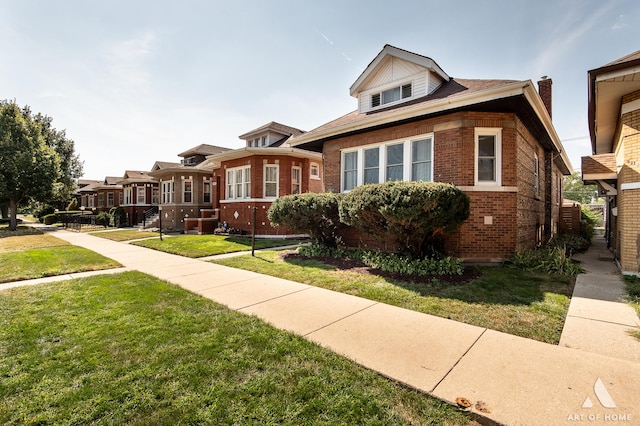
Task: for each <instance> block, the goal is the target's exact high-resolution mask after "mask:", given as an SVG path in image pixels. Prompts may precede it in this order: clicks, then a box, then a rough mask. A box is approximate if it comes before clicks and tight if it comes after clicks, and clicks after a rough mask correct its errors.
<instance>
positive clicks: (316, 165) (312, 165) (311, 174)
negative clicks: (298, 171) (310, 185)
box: [309, 162, 320, 180]
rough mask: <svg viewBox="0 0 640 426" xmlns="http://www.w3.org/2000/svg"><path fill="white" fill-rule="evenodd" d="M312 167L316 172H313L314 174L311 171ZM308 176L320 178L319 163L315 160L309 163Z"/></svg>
mask: <svg viewBox="0 0 640 426" xmlns="http://www.w3.org/2000/svg"><path fill="white" fill-rule="evenodd" d="M314 167H315V169H316V171H317V172H318V173H315V174H314V173H313V169H314ZM309 178H310V179H315V180H320V164H318V163H315V162H313V163H310V164H309Z"/></svg>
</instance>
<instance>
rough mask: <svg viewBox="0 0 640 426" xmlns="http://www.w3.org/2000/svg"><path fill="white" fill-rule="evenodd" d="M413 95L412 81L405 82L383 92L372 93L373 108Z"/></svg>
mask: <svg viewBox="0 0 640 426" xmlns="http://www.w3.org/2000/svg"><path fill="white" fill-rule="evenodd" d="M410 97H411V83H408V84H403V85H402V86H398V87H393V88H391V89H388V90H385V91H383V92H379V93H374V94H373V95H371V108H375V107H378V106H380V105H386V104H389V103H392V102H396V101H399V100H400V99H406V98H410Z"/></svg>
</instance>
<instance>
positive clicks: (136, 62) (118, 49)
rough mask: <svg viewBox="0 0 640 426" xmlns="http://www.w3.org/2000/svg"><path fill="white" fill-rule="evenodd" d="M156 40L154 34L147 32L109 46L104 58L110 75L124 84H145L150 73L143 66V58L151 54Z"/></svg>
mask: <svg viewBox="0 0 640 426" xmlns="http://www.w3.org/2000/svg"><path fill="white" fill-rule="evenodd" d="M156 41H157V37H156V35H155V34H154V33H152V32H147V33H144V34H142V35H140V36H138V37H136V38H133V39H129V40H125V41H121V42H118V43H115V44H113V45H111V46H109V47H108V48H107V55H106V59H107V67H108V71H109V73H110V76H111V77H112V78H113V79H114V80H115V81H116V82H119V83H121V84H125V85H130V86H140V85H144V84H147V83H148V82H149V80H150V73H149V72H148V71H147V69H146V68H145V60H146V59H147V58H148V57H150V56H151V55H152V53H153V47H154V45H155V44H156Z"/></svg>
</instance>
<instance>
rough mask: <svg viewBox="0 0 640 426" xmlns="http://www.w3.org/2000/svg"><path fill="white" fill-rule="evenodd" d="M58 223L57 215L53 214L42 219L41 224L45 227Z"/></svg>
mask: <svg viewBox="0 0 640 426" xmlns="http://www.w3.org/2000/svg"><path fill="white" fill-rule="evenodd" d="M57 222H58V215H57V214H55V213H51V214H48V215H45V216H43V217H42V223H44V224H45V225H53V224H54V223H57Z"/></svg>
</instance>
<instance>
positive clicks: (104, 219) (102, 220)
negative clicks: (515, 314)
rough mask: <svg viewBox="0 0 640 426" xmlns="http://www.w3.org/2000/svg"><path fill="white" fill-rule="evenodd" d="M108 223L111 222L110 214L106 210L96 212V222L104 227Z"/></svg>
mask: <svg viewBox="0 0 640 426" xmlns="http://www.w3.org/2000/svg"><path fill="white" fill-rule="evenodd" d="M109 223H111V215H110V214H109V213H108V212H100V213H98V217H97V218H96V224H98V225H102V226H104V227H105V228H106V227H108V226H109Z"/></svg>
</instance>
